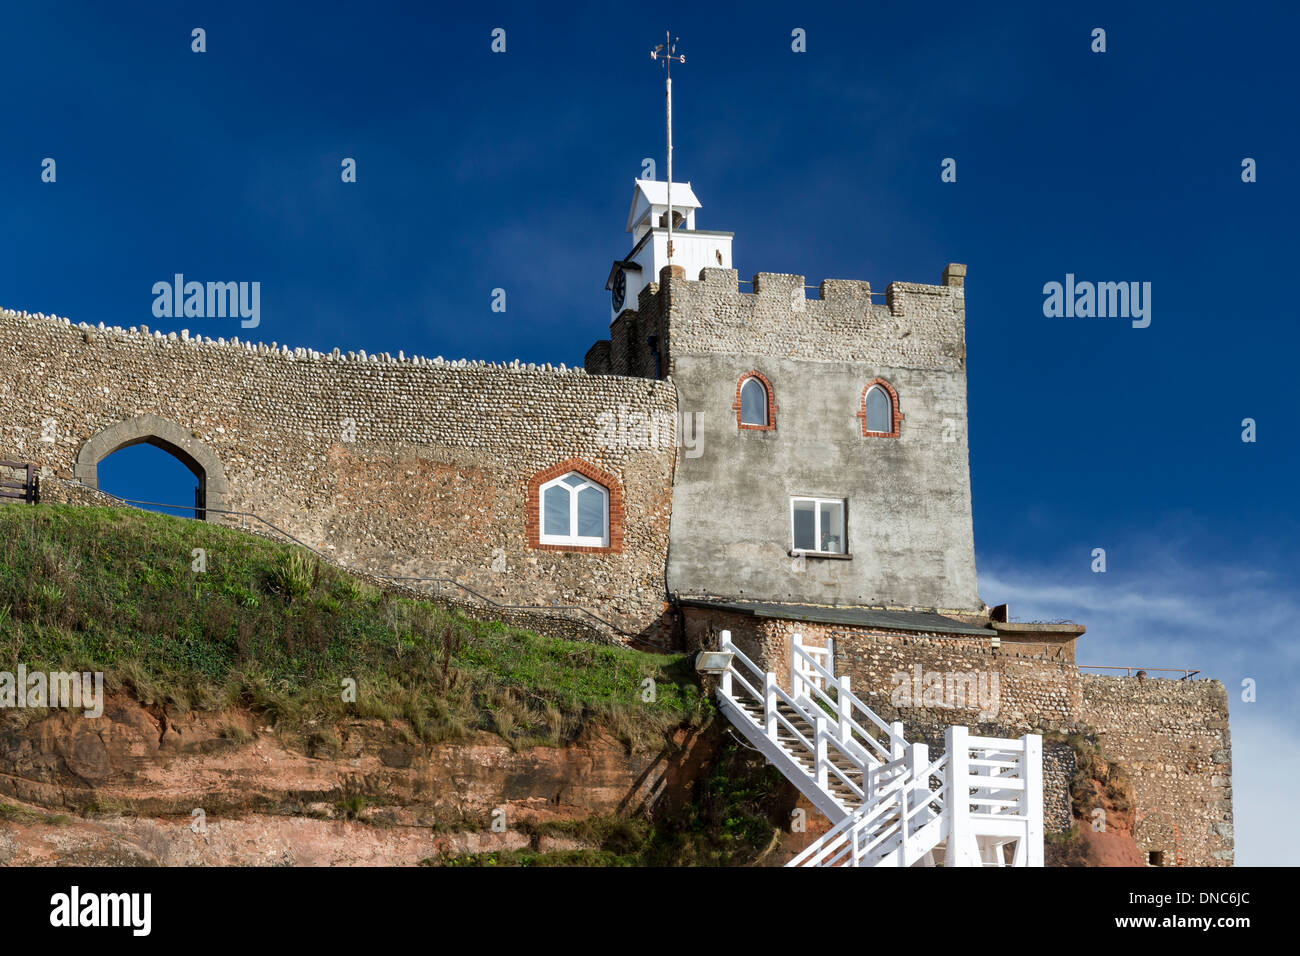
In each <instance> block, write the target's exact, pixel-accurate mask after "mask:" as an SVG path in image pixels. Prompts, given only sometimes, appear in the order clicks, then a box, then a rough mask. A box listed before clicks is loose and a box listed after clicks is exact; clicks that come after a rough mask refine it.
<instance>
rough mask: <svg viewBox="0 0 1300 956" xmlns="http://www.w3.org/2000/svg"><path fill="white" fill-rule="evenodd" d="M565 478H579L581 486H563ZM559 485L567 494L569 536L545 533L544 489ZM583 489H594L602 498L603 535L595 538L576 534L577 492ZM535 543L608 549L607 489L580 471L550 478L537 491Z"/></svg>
mask: <svg viewBox="0 0 1300 956" xmlns="http://www.w3.org/2000/svg"><path fill="white" fill-rule="evenodd" d="M566 478H581V479H582V484H580V485H578V486H577V487H576V488H571V487H569V486H568V485H565V484H563V482H564V479H566ZM556 485H561V486H562V487H563V488H564V490H565V491H567V492H568V493H569V532H570V533H569V534H563V535H561V534H547V533H546V489H548V488H553V487H555V486H556ZM584 488H595V489H596V490H598V491H599V492H600V493H601V495H602V497H603V498H604V524H605V533H604V534H603V535H602V536H601V537H599V538H597V537H592V536H589V535H588V536H583V535H580V534H577V530H578V492H580V491H582V490H583V489H584ZM537 541H538V543H539V544H561V545H569V546H570V547H574V548H608V547H609V489H608V488H606V487H605V486H604V485H602V484H601V483H600V482H598V481H592V480H591V479H590V478H588V477H587V476H586V475H584V474H583V473H582V472H580V471H567V472H565V473H564V474H562V475H560V476H559V477H558V478H552V479H551V480H550V481H548V482H546V483H545V484H544V485H542V486H541V487H540V488H538V489H537Z"/></svg>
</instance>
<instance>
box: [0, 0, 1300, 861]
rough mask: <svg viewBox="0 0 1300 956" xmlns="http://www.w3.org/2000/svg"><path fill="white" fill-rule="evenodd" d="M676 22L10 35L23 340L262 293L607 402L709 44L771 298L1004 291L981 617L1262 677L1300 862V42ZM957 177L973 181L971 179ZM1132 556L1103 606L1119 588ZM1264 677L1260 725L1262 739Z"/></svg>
mask: <svg viewBox="0 0 1300 956" xmlns="http://www.w3.org/2000/svg"><path fill="white" fill-rule="evenodd" d="M989 6H995V7H996V8H995V9H988V8H987V7H989ZM1162 6H1163V7H1164V8H1163V9H1162ZM701 7H704V8H707V9H703V10H702V9H700V8H701ZM1134 7H1140V9H1134ZM646 9H647V8H645V7H644V6H643V5H642V6H629V5H622V6H619V5H615V6H613V7H611V6H610V5H608V4H590V5H582V4H571V5H567V6H565V7H564V8H563V9H562V10H559V11H553V10H548V11H546V12H545V14H542V13H539V12H538V11H537V10H535V9H533V8H532V7H531V6H518V7H512V6H508V5H499V4H482V5H476V6H474V7H473V8H471V10H470V13H469V14H464V13H459V12H456V11H447V10H441V9H439V10H434V8H433V7H432V6H431V5H428V4H388V3H381V2H372V3H367V4H345V5H333V4H329V3H324V4H321V5H319V6H316V7H312V8H307V7H302V8H294V7H291V6H288V5H279V4H274V3H246V2H232V3H221V4H215V3H212V4H203V3H185V2H180V3H169V4H114V5H102V4H90V3H84V4H69V3H46V4H7V5H5V6H4V8H3V9H2V10H0V36H3V37H5V39H6V41H7V42H6V44H5V47H6V66H7V69H6V70H5V71H4V74H3V77H0V87H2V93H0V103H3V106H2V107H0V115H2V116H3V118H4V130H5V133H6V137H5V138H6V148H5V149H4V150H3V151H0V217H3V226H4V228H3V231H2V232H0V305H4V306H5V307H8V308H18V309H27V310H29V311H41V312H46V313H57V314H59V315H63V316H69V317H71V318H72V320H73V321H87V322H91V323H96V322H100V321H103V322H105V323H107V324H117V325H123V326H131V325H139V324H142V323H143V324H147V325H149V326H150V327H151V328H161V329H163V330H165V331H171V330H177V331H178V330H179V329H180V328H189V329H191V331H194V332H201V333H204V334H208V335H214V336H215V335H225V336H227V337H229V336H231V335H234V334H240V335H243V334H245V333H244V331H243V330H241V329H239V328H238V327H237V324H236V323H235V322H232V321H230V320H224V321H223V320H218V319H213V320H198V319H188V320H165V319H155V318H154V317H153V315H152V312H151V307H152V303H153V296H152V294H151V291H150V290H151V287H152V285H153V283H155V282H157V281H160V280H168V279H170V278H171V276H172V275H173V274H174V273H177V272H181V273H184V274H186V275H187V276H188V277H190V278H195V279H200V280H247V281H252V280H256V281H259V282H261V284H262V320H261V326H260V327H259V328H258V329H257V330H256V335H257V337H260V338H262V339H263V340H266V341H272V340H274V341H277V342H279V343H287V344H290V345H306V346H311V347H314V348H318V349H322V350H329V349H332V348H334V347H336V346H337V347H339V348H342V349H344V350H348V349H365V350H367V351H369V352H376V351H390V352H393V353H396V352H397V351H398V350H399V349H402V350H404V351H405V352H406V353H407V354H408V355H409V354H417V353H418V354H425V355H443V356H447V357H457V358H459V357H469V358H483V359H493V360H506V359H513V358H519V359H522V360H524V361H535V362H544V361H551V362H566V363H568V364H581V361H582V356H583V353H584V352H585V351H586V349H587V347H588V346H589V345H590V344H591V342H592V341H594V340H595V339H597V338H600V337H603V336H604V335H605V334H606V332H605V330H606V320H607V314H608V313H607V301H608V300H607V297H606V293H605V291H604V288H603V285H604V280H605V277H606V275H607V273H608V269H609V264H610V262H611V261H612V260H613V259H614V258H615V257H617V256H620V255H622V254H623V253H625V252H626V251H627V247H628V241H627V239H628V237H627V236H626V235H625V234H624V233H623V224H624V221H625V217H626V211H627V203H628V201H629V199H630V196H631V180H632V179H633V178H634V176H636V175H637V174H638V173H639V171H640V169H641V161H642V159H643V158H644V157H654V158H655V159H656V161H657V162H658V163H659V164H660V176H661V177H662V154H663V114H662V106H663V97H662V72H661V71H660V69H658V68H657V67H655V66H654V65H653V64H652V63H651V62H650V60H649V57H648V55H647V54H648V51H649V48H650V47H651V46H652V45H653V44H655V43H657V42H659V41H660V39H661V38H662V31H663V28H664V25H665V23H667V24H671V26H672V27H673V30H674V32H675V33H676V34H677V35H679V36H680V37H681V49H682V50H683V51H684V52H685V53H686V54H687V63H686V65H685V66H684V67H682V68H680V69H678V70H675V71H674V76H675V80H676V82H675V83H674V87H675V90H674V92H675V100H674V113H675V146H676V149H675V153H674V162H675V164H676V167H675V168H676V174H677V178H678V179H682V180H690V181H691V182H692V184H693V185H694V187H695V190H696V192H697V194H698V195H699V197H700V199H701V201H702V202H703V204H704V208H703V209H702V210H701V212H700V213H699V219H698V224H699V226H700V227H701V228H706V229H725V230H732V231H734V232H735V234H736V239H735V245H734V254H735V261H736V264H737V266H738V268H739V269H740V272H741V276H742V277H744V278H748V277H749V276H751V275H752V274H753V273H754V272H758V271H771V272H795V273H803V274H805V275H806V276H807V277H808V282H809V283H816V282H818V281H819V280H820V279H822V278H827V277H831V278H863V279H869V280H871V282H872V283H873V284H874V285H875V287H876V288H877V289H883V288H884V286H885V285H886V284H887V283H888V282H890V281H893V280H906V281H921V282H937V281H938V280H939V274H940V271H941V269H942V268H943V265H944V264H945V263H946V262H949V261H958V262H965V263H967V264H968V265H969V268H970V272H969V276H968V278H967V308H968V312H967V322H968V327H967V341H968V358H969V394H970V416H971V417H970V422H971V424H970V444H971V471H972V482H973V488H974V501H975V538H976V546H977V553H978V560H979V564H980V571H981V594H982V596H983V597H984V599H985V600H986V601H988V602H989V603H990V604H996V603H1000V602H1002V601H1007V600H1010V601H1011V603H1012V612H1013V614H1015V615H1016V616H1018V617H1023V618H1029V617H1043V618H1059V617H1070V618H1074V619H1076V620H1078V621H1080V622H1082V623H1084V624H1087V625H1088V628H1089V631H1088V634H1087V635H1086V636H1085V637H1084V638H1083V639H1082V641H1081V643H1080V658H1081V660H1083V661H1091V662H1095V663H1108V664H1109V663H1118V664H1136V665H1143V666H1148V667H1150V666H1178V667H1198V668H1200V669H1201V670H1202V671H1203V672H1204V673H1205V674H1207V675H1210V676H1213V677H1216V678H1218V679H1221V680H1223V681H1224V682H1225V684H1227V685H1228V688H1229V693H1230V697H1231V700H1232V708H1233V714H1232V717H1233V738H1234V740H1233V742H1234V750H1235V766H1234V785H1235V797H1236V801H1237V807H1236V810H1237V841H1238V861H1239V862H1240V863H1243V864H1250V863H1266V862H1282V861H1286V862H1290V861H1291V860H1292V859H1293V857H1294V854H1295V852H1296V851H1297V850H1300V832H1297V829H1296V826H1297V824H1296V823H1295V819H1294V815H1293V814H1291V813H1289V812H1283V808H1284V807H1285V796H1286V795H1287V794H1288V793H1289V792H1290V788H1293V787H1295V786H1296V784H1297V783H1300V780H1297V767H1298V766H1300V754H1298V753H1297V748H1296V744H1295V742H1294V739H1295V738H1294V735H1295V734H1296V733H1297V731H1300V704H1298V703H1297V698H1296V694H1295V692H1294V691H1295V687H1296V682H1297V679H1300V654H1297V651H1296V650H1295V647H1296V645H1295V641H1294V638H1295V635H1296V621H1297V620H1300V607H1298V606H1297V605H1298V604H1300V600H1298V599H1297V593H1298V591H1297V586H1296V585H1297V581H1296V578H1297V570H1296V569H1297V568H1298V567H1300V560H1297V559H1298V558H1300V547H1298V546H1297V541H1298V540H1300V536H1298V535H1297V530H1300V505H1298V504H1297V496H1296V494H1295V488H1296V481H1295V474H1296V465H1297V464H1298V458H1300V456H1298V455H1297V454H1296V449H1297V437H1298V435H1297V416H1296V411H1295V410H1296V402H1295V399H1294V396H1293V385H1292V380H1293V375H1292V361H1293V359H1292V356H1293V355H1294V353H1295V352H1296V350H1297V346H1300V331H1298V330H1297V304H1296V298H1295V295H1294V291H1293V290H1294V274H1295V264H1296V254H1297V251H1298V249H1300V244H1298V243H1297V242H1296V239H1295V233H1294V213H1295V210H1296V209H1297V208H1298V207H1297V178H1296V170H1295V157H1296V156H1297V155H1298V154H1300V135H1298V134H1297V132H1296V127H1295V124H1294V122H1293V121H1292V117H1294V113H1295V110H1294V103H1293V97H1294V92H1295V88H1296V82H1295V56H1294V51H1293V43H1294V37H1295V36H1296V35H1297V29H1298V28H1300V14H1297V13H1296V12H1295V11H1294V10H1288V9H1287V5H1285V4H1282V3H1276V4H1270V3H1260V4H1252V5H1251V6H1250V7H1248V8H1231V7H1221V6H1218V5H1210V4H1201V5H1198V4H1187V3H1180V4H1168V5H1157V4H1141V5H1134V4H1128V3H1125V4H1120V3H1094V4H1087V5H1084V4H1061V5H1045V4H1006V5H972V4H968V3H967V4H951V5H945V4H926V5H922V6H915V5H910V4H903V3H890V4H883V5H853V6H852V7H851V8H850V9H847V10H840V9H838V8H837V7H835V6H831V5H822V4H800V5H787V4H763V3H749V4H745V5H744V6H743V8H738V7H731V6H730V5H727V4H703V5H702V4H694V3H693V4H673V3H668V4H661V5H658V6H657V7H656V8H655V9H656V10H662V11H663V13H662V14H656V15H654V16H650V15H648V14H647V12H646ZM196 26H198V27H203V28H205V29H206V31H207V46H208V51H207V52H206V53H203V54H196V53H192V52H191V51H190V31H191V29H193V28H194V27H196ZM495 27H502V28H504V29H505V30H506V31H507V32H506V42H507V49H506V52H505V53H504V54H493V53H492V52H491V51H490V49H489V45H490V42H491V37H490V34H491V31H492V29H493V28H495ZM796 27H798V28H802V29H804V30H806V31H807V52H805V53H794V52H792V50H791V31H792V30H793V29H795V28H796ZM1095 27H1102V28H1104V29H1105V30H1106V31H1107V51H1106V52H1105V53H1104V54H1096V53H1092V52H1091V50H1090V44H1091V31H1092V30H1093V28H1095ZM45 157H52V158H54V159H55V160H56V162H57V177H58V178H57V182H55V183H53V184H50V183H42V182H41V180H40V164H41V160H42V159H43V158H45ZM344 157H354V158H355V159H356V161H357V170H358V181H357V182H356V183H354V184H345V183H342V182H341V181H340V176H339V171H340V162H341V160H342V159H343V158H344ZM946 157H952V158H954V159H955V160H956V161H957V182H955V183H943V182H941V181H940V164H941V162H942V160H943V159H944V158H946ZM1245 157H1251V158H1254V159H1255V160H1256V162H1257V168H1258V181H1257V182H1255V183H1249V184H1247V183H1243V182H1242V180H1241V162H1242V160H1243V158H1245ZM1067 273H1073V274H1074V275H1076V276H1077V277H1078V278H1079V279H1089V280H1093V281H1140V282H1150V283H1151V284H1152V321H1151V325H1150V327H1148V328H1145V329H1135V328H1132V327H1131V325H1130V324H1129V323H1128V322H1127V321H1124V320H1120V319H1098V318H1091V319H1064V318H1052V319H1049V318H1045V317H1044V315H1043V308H1042V305H1043V291H1042V290H1043V285H1044V283H1046V282H1050V281H1063V280H1064V277H1065V275H1066V274H1067ZM498 287H501V288H505V289H506V290H507V295H508V310H507V312H506V313H504V314H501V313H494V312H492V311H491V309H490V305H491V294H492V290H493V289H494V288H498ZM1247 417H1249V418H1254V419H1255V420H1256V422H1257V429H1258V441H1257V442H1255V443H1253V444H1248V443H1244V442H1242V441H1241V431H1242V427H1241V422H1242V419H1243V418H1247ZM148 455H149V451H147V450H143V449H140V450H133V451H128V452H122V453H119V456H115V458H116V457H123V458H125V459H127V460H126V461H124V462H122V463H118V462H117V461H115V460H113V459H110V460H109V461H108V462H106V463H105V465H104V467H103V474H104V479H105V484H106V485H107V486H109V487H112V486H113V483H114V482H121V484H120V485H119V487H121V488H122V490H126V491H133V492H136V493H139V494H141V495H142V496H155V495H159V496H167V495H170V496H171V498H172V499H174V498H175V497H176V496H177V495H180V496H182V497H183V498H184V497H186V496H188V494H189V492H188V491H187V490H185V489H180V490H177V487H178V486H176V485H170V486H169V484H168V483H169V482H171V481H173V480H174V474H173V475H172V476H171V477H169V473H168V472H167V471H166V470H165V469H158V468H156V467H155V465H154V463H153V462H152V461H151V460H150V459H149V458H148ZM131 459H134V460H131ZM155 479H156V480H155ZM1097 547H1103V548H1105V549H1106V552H1107V566H1108V570H1107V572H1106V573H1105V574H1093V573H1092V572H1091V571H1090V564H1091V552H1092V550H1093V549H1094V548H1097ZM1246 677H1251V678H1254V679H1256V680H1257V681H1258V684H1259V690H1258V701H1257V702H1256V703H1251V704H1247V703H1242V702H1241V701H1240V685H1241V681H1242V679H1243V678H1246ZM1274 811H1277V812H1278V814H1280V820H1279V819H1276V818H1275V817H1274V815H1273V812H1274ZM1273 827H1282V828H1283V829H1281V830H1277V829H1272V828H1273ZM1266 828H1268V829H1266ZM1286 828H1289V829H1286Z"/></svg>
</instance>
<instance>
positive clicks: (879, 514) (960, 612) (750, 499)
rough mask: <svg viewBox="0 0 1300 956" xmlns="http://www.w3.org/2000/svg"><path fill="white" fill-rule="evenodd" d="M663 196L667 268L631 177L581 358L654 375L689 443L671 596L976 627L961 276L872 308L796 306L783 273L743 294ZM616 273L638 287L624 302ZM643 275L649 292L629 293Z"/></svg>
mask: <svg viewBox="0 0 1300 956" xmlns="http://www.w3.org/2000/svg"><path fill="white" fill-rule="evenodd" d="M654 185H658V187H659V193H662V192H663V184H662V183H660V184H654ZM679 190H680V191H681V192H680V195H682V196H684V197H686V203H687V213H686V215H685V216H684V217H683V216H681V214H680V213H679V214H678V218H679V219H681V220H683V221H682V226H681V228H679V230H676V231H675V233H674V240H675V242H674V245H675V255H674V260H673V265H672V266H671V267H669V266H668V265H667V261H666V260H667V257H666V250H664V249H663V248H662V243H659V242H658V241H657V240H658V238H659V236H658V234H659V233H662V232H664V231H665V230H663V229H661V228H659V227H657V226H656V227H651V226H649V225H648V222H649V221H651V220H652V218H653V216H654V214H655V212H656V211H658V210H657V207H655V206H654V205H653V203H652V202H651V201H650V200H652V199H654V198H655V197H656V196H657V195H658V193H655V192H653V191H652V190H651V189H649V188H648V186H647V184H646V183H644V182H641V181H638V182H637V184H636V191H635V194H634V198H633V203H632V210H631V213H630V214H629V229H631V228H632V227H633V226H634V225H635V226H636V228H637V229H639V230H641V232H640V239H639V240H638V242H637V246H636V248H635V249H634V251H633V254H632V255H629V256H628V257H626V258H625V259H624V260H620V261H618V262H615V263H614V267H613V270H612V272H611V279H610V282H609V284H608V285H609V287H610V288H611V291H613V292H614V295H613V297H612V303H613V304H614V305H615V307H616V308H617V309H618V311H617V313H616V314H615V315H614V318H613V321H612V323H611V326H610V338H609V340H607V341H601V342H597V343H596V344H595V345H594V346H593V347H592V348H591V350H590V351H589V352H588V354H587V359H586V366H587V370H588V372H593V373H603V374H613V375H630V376H639V377H644V378H652V379H658V378H670V379H671V380H672V382H673V383H674V384H675V386H676V388H677V392H678V406H679V409H680V412H681V415H682V420H683V425H682V427H683V430H684V431H685V432H686V433H687V434H688V435H689V434H691V433H692V431H693V432H694V436H693V437H694V441H695V442H696V446H697V447H696V449H695V452H694V453H691V452H688V451H679V460H678V464H677V472H676V476H675V480H674V487H673V515H672V525H671V536H670V544H669V558H668V590H669V591H670V592H673V593H674V594H676V595H677V596H678V597H679V598H682V599H714V600H721V601H737V600H739V601H761V602H774V603H781V604H808V605H820V606H825V605H834V606H849V607H875V608H893V609H923V610H930V611H939V612H942V613H946V614H951V615H955V616H958V617H961V618H978V617H983V619H984V620H987V611H986V609H985V606H984V604H983V602H982V601H981V600H980V598H979V594H978V592H977V588H976V576H975V555H974V540H973V533H972V526H971V492H970V472H969V463H968V462H969V458H968V450H967V428H966V349H965V299H964V289H963V278H964V274H965V267H964V266H960V265H949V266H948V267H947V268H946V269H944V271H943V278H942V284H940V285H919V284H913V283H903V282H895V283H892V284H890V285H889V286H888V288H887V289H886V291H885V293H884V294H883V296H882V295H880V294H879V293H876V294H875V295H876V296H877V297H878V301H876V302H874V303H873V301H872V296H873V293H872V291H871V287H870V284H869V283H867V282H862V281H851V280H838V279H828V280H825V281H823V282H822V283H821V284H820V286H819V287H817V289H816V291H815V293H814V294H813V295H812V296H810V295H809V293H810V291H811V290H809V289H808V288H806V287H805V279H804V277H803V276H798V275H780V274H774V273H758V274H757V275H755V276H754V278H753V280H752V286H751V287H750V289H749V291H742V290H741V284H740V282H739V280H738V274H737V272H736V270H734V269H731V268H728V267H724V266H729V265H730V256H731V234H730V233H706V232H700V231H698V230H695V229H694V225H695V209H696V208H697V207H698V205H699V203H698V200H697V199H696V198H695V195H694V193H693V192H692V191H691V190H690V189H689V186H687V185H682V186H678V185H677V184H674V187H673V195H674V208H676V207H677V203H676V197H677V195H679V192H678V191H679ZM664 209H665V210H666V207H664ZM710 253H712V258H713V260H714V263H713V264H712V265H711V264H709V263H708V262H707V259H708V258H709V254H710ZM701 262H703V263H704V264H702V265H701V264H700V263H701ZM717 262H722V263H723V264H724V265H723V266H719V265H717V264H716V263H717ZM633 266H636V268H635V269H634V268H633ZM687 269H693V270H694V271H693V272H687ZM651 270H653V272H651ZM620 272H621V273H622V274H623V276H624V277H628V276H630V277H631V278H630V279H629V278H624V279H623V280H622V281H623V283H624V284H626V285H627V288H629V289H630V288H634V287H635V288H637V295H636V297H635V299H631V298H628V299H626V301H623V302H621V303H620V301H619V295H618V293H617V287H618V286H619V282H620V279H619V274H620ZM647 272H650V273H651V274H652V275H654V276H655V277H656V278H657V280H658V281H657V282H642V281H641V276H643V275H644V274H645V273H647Z"/></svg>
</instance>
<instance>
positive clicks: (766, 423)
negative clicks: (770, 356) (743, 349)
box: [731, 372, 776, 431]
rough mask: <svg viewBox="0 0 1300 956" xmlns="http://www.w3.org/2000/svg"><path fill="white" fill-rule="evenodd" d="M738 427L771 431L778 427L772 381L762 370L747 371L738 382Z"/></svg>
mask: <svg viewBox="0 0 1300 956" xmlns="http://www.w3.org/2000/svg"><path fill="white" fill-rule="evenodd" d="M731 407H732V410H733V411H735V413H736V427H737V428H745V429H757V430H759V431H771V430H772V429H774V428H776V403H775V402H774V401H773V400H772V383H771V382H769V381H768V380H767V378H766V377H765V376H764V375H763V374H762V373H761V372H746V373H745V374H744V375H742V376H741V377H740V381H739V382H737V383H736V402H735V404H734V405H732V406H731Z"/></svg>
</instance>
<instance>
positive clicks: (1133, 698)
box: [1080, 674, 1233, 866]
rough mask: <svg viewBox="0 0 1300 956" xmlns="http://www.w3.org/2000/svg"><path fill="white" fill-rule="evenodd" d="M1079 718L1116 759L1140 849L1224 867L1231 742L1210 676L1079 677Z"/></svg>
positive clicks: (1224, 701)
mask: <svg viewBox="0 0 1300 956" xmlns="http://www.w3.org/2000/svg"><path fill="white" fill-rule="evenodd" d="M1080 716H1081V718H1082V720H1083V721H1084V722H1085V723H1087V724H1090V725H1091V726H1092V727H1094V728H1095V730H1096V733H1097V739H1098V742H1099V743H1100V744H1101V746H1102V747H1103V749H1104V750H1105V751H1106V753H1107V754H1108V755H1109V756H1110V757H1112V758H1113V759H1116V760H1118V761H1119V762H1120V763H1122V764H1123V765H1124V767H1125V769H1126V770H1128V772H1129V775H1130V777H1131V778H1132V781H1133V790H1134V795H1135V797H1136V799H1137V814H1136V825H1135V830H1134V838H1135V840H1136V841H1137V845H1138V849H1139V850H1140V851H1142V853H1143V854H1144V855H1145V854H1149V853H1150V852H1152V851H1162V852H1163V854H1164V862H1165V865H1167V866H1172V865H1173V864H1174V862H1175V859H1176V857H1178V856H1181V857H1182V858H1183V860H1184V862H1185V863H1186V865H1188V866H1230V865H1231V864H1232V859H1233V829H1232V741H1231V736H1230V733H1229V730H1228V694H1227V691H1226V690H1225V689H1224V686H1223V684H1221V683H1220V682H1219V681H1215V680H1198V681H1191V680H1151V679H1147V680H1142V681H1139V680H1138V679H1137V678H1136V677H1111V676H1099V675H1092V674H1089V675H1087V676H1086V677H1084V678H1083V708H1082V712H1081V715H1080Z"/></svg>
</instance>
